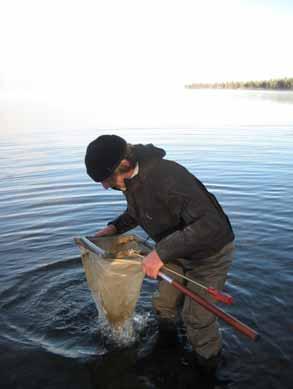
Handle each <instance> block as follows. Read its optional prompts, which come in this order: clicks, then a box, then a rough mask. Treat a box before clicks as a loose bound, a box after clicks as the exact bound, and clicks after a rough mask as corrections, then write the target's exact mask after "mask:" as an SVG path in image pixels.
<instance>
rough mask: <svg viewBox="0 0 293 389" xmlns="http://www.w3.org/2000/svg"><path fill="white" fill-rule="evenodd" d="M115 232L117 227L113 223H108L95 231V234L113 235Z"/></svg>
mask: <svg viewBox="0 0 293 389" xmlns="http://www.w3.org/2000/svg"><path fill="white" fill-rule="evenodd" d="M114 234H117V228H116V227H115V226H114V224H109V225H108V226H107V227H105V228H103V229H102V230H100V231H97V232H96V233H95V236H97V237H99V236H108V235H114Z"/></svg>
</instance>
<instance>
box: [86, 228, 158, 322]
mask: <svg viewBox="0 0 293 389" xmlns="http://www.w3.org/2000/svg"><path fill="white" fill-rule="evenodd" d="M90 241H91V242H92V243H94V244H95V245H96V246H97V247H98V248H99V249H101V253H100V254H97V253H95V252H93V251H91V250H90V249H88V248H85V247H83V246H81V245H79V247H80V250H81V257H82V263H83V267H84V270H85V274H86V279H87V283H88V286H89V288H90V290H91V293H92V296H93V298H94V300H95V302H96V304H97V307H98V309H99V307H100V308H101V309H102V310H103V312H104V315H105V317H106V318H107V320H108V321H109V322H110V324H111V325H112V326H113V327H114V328H119V327H120V328H121V327H122V326H123V324H124V323H125V322H126V321H127V320H128V319H129V318H130V317H131V316H132V314H133V312H134V309H135V305H136V303H137V300H138V298H139V295H140V289H141V285H142V281H143V278H144V273H143V271H142V265H141V255H145V254H147V253H148V252H149V251H150V249H149V248H147V247H146V246H144V245H143V243H141V241H140V240H139V239H138V238H137V237H136V236H135V235H123V236H122V235H121V236H111V237H101V238H90Z"/></svg>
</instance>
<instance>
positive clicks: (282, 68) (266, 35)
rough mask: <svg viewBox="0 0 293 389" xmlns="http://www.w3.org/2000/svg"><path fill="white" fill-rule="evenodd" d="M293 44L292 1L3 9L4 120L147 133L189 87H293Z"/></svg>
mask: <svg viewBox="0 0 293 389" xmlns="http://www.w3.org/2000/svg"><path fill="white" fill-rule="evenodd" d="M292 36H293V2H292V1H290V0H288V1H285V0H284V1H282V0H276V1H274V0H266V1H265V0H262V1H260V0H255V1H253V0H247V1H244V0H242V1H241V0H223V1H216V0H215V1H212V0H197V1H196V0H193V1H188V0H180V1H173V0H166V1H165V0H154V1H153V0H148V1H140V0H123V1H121V0H117V1H116V0H104V1H98V0H93V1H90V0H71V1H69V0H68V1H66V0H50V1H49V0H47V1H44V0H26V1H23V0H19V1H17V0H9V1H5V0H3V1H1V0H0V48H1V51H0V53H1V59H0V96H1V100H0V102H1V104H2V108H1V111H0V114H1V112H2V118H3V115H4V114H6V118H7V117H10V116H9V112H10V111H11V109H12V108H11V105H9V104H11V102H12V101H14V103H15V104H16V105H15V106H14V108H13V109H16V108H15V107H16V106H17V104H18V108H19V110H20V109H21V108H20V106H22V107H24V106H25V107H26V108H25V111H26V114H27V113H28V112H30V111H31V113H32V112H35V111H36V109H37V108H36V106H38V109H37V110H38V114H39V115H46V112H51V114H52V112H53V111H54V112H55V113H54V114H55V115H57V116H58V115H59V117H60V115H61V116H62V114H64V113H65V114H66V115H69V114H72V115H73V116H74V114H76V111H77V110H79V118H82V117H84V118H85V116H86V115H88V116H90V115H91V114H92V113H93V112H96V111H97V110H99V112H100V113H101V115H100V118H102V119H101V122H97V125H99V124H100V125H104V124H105V125H110V126H111V123H109V117H110V116H111V117H112V118H113V117H115V113H116V111H117V114H118V116H119V115H121V114H122V112H124V114H125V115H130V114H131V112H134V111H137V112H138V111H139V114H138V117H140V119H141V122H142V123H143V121H144V115H147V109H146V106H150V107H152V110H154V109H155V106H156V104H157V102H158V101H161V99H168V96H169V97H170V96H171V95H172V94H173V95H174V94H176V93H177V92H178V93H180V91H182V89H184V85H186V84H188V83H191V82H196V81H211V82H213V81H225V80H246V79H268V78H275V77H285V76H288V77H292V76H293V50H292V48H291V47H292ZM154 101H155V102H156V104H155V103H154ZM9 102H10V103H9ZM142 107H144V108H142ZM9 110H10V111H9ZM8 111H9V112H8ZM11 112H12V111H11ZM11 112H10V113H11ZM7 115H8V116H7ZM73 116H72V117H73ZM51 119H52V118H51ZM80 123H82V120H81V121H79V124H80ZM92 123H95V120H94V118H93V121H92ZM51 124H53V123H51ZM114 124H115V125H116V124H117V123H114ZM114 124H113V125H114Z"/></svg>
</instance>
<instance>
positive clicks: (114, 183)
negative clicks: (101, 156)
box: [101, 173, 126, 191]
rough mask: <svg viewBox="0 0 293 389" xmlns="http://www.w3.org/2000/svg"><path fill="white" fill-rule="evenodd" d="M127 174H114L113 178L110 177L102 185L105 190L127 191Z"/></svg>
mask: <svg viewBox="0 0 293 389" xmlns="http://www.w3.org/2000/svg"><path fill="white" fill-rule="evenodd" d="M124 179H125V174H121V173H114V174H112V176H110V177H108V178H107V179H106V180H104V181H102V182H101V184H102V185H103V187H104V188H105V189H109V188H111V189H116V190H122V191H125V190H126V186H125V182H124Z"/></svg>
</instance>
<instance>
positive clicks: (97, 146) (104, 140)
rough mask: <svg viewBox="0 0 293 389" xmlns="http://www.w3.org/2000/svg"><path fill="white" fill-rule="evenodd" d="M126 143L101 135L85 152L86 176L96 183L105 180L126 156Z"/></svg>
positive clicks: (116, 137) (113, 137) (117, 138)
mask: <svg viewBox="0 0 293 389" xmlns="http://www.w3.org/2000/svg"><path fill="white" fill-rule="evenodd" d="M126 146H127V143H126V141H125V140H124V139H123V138H120V136H117V135H101V136H99V137H98V138H97V139H95V140H94V141H92V142H91V143H90V144H89V145H88V147H87V150H86V155H85V165H86V170H87V174H88V175H89V176H90V177H91V178H92V179H93V180H94V181H96V182H101V181H104V180H106V179H107V178H108V177H110V176H111V174H112V173H114V170H115V169H116V168H117V167H118V166H119V164H120V162H121V161H122V159H123V158H124V156H125V154H126Z"/></svg>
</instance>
